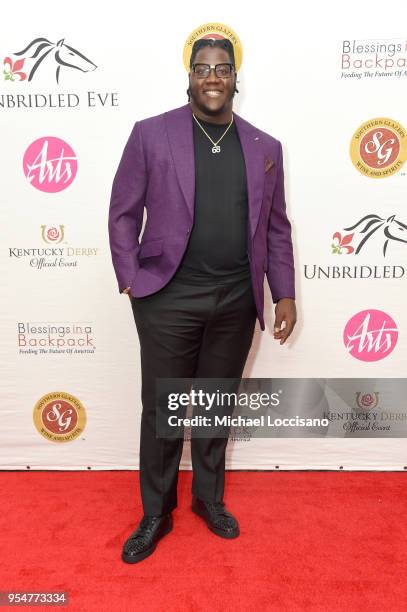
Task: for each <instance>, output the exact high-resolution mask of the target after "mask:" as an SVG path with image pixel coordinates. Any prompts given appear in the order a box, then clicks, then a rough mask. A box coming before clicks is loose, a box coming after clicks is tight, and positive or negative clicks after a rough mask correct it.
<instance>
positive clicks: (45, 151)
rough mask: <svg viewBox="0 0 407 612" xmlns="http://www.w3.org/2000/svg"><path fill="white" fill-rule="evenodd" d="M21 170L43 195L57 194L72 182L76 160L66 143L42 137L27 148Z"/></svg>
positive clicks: (75, 171) (76, 169)
mask: <svg viewBox="0 0 407 612" xmlns="http://www.w3.org/2000/svg"><path fill="white" fill-rule="evenodd" d="M23 169H24V174H25V176H26V178H27V181H28V182H29V183H30V184H31V185H32V186H33V187H35V188H36V189H39V190H40V191H44V192H45V193H57V192H58V191H63V190H64V189H66V188H67V187H69V185H70V184H71V183H72V181H73V180H74V178H75V176H76V173H77V171H78V160H77V157H76V155H75V152H74V150H73V149H72V147H71V146H70V145H69V144H68V143H67V142H65V141H64V140H62V139H61V138H56V137H55V136H43V137H41V138H37V140H34V142H32V143H31V144H30V145H29V146H28V147H27V149H26V151H25V153H24V158H23Z"/></svg>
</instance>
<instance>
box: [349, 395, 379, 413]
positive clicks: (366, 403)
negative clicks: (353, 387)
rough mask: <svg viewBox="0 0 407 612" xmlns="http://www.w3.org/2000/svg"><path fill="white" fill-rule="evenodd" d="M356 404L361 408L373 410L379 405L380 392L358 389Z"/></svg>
mask: <svg viewBox="0 0 407 612" xmlns="http://www.w3.org/2000/svg"><path fill="white" fill-rule="evenodd" d="M355 396H356V405H357V407H358V408H360V409H361V410H373V408H377V407H378V405H379V394H378V393H377V391H374V392H373V393H362V392H361V391H357V392H356V394H355Z"/></svg>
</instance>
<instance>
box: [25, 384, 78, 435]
mask: <svg viewBox="0 0 407 612" xmlns="http://www.w3.org/2000/svg"><path fill="white" fill-rule="evenodd" d="M33 420H34V425H35V427H36V429H37V431H38V432H39V433H40V434H41V435H42V436H44V438H46V439H47V440H49V441H50V442H72V441H73V440H75V439H76V438H78V436H80V435H81V434H82V433H83V431H84V429H85V426H86V412H85V408H84V406H83V404H82V403H81V402H80V401H79V400H78V398H77V397H75V396H74V395H71V394H70V393H65V392H64V391H54V392H51V393H47V394H46V395H43V396H42V397H41V398H40V399H39V400H38V402H37V403H36V404H35V406H34V414H33Z"/></svg>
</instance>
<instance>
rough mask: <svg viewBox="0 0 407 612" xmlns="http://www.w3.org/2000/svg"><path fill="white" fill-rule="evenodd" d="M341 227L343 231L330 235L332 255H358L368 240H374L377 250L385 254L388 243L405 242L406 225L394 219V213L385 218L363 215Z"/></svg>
mask: <svg viewBox="0 0 407 612" xmlns="http://www.w3.org/2000/svg"><path fill="white" fill-rule="evenodd" d="M343 229H344V232H345V233H342V232H335V233H334V235H333V236H332V239H333V241H334V242H333V243H332V245H331V247H332V253H333V254H334V255H342V254H344V253H345V254H346V255H352V254H353V255H358V254H359V253H360V251H361V250H362V248H364V247H366V245H367V243H368V242H369V243H372V242H374V241H376V246H378V250H379V252H380V251H381V252H382V253H383V256H386V253H387V250H388V246H389V243H390V244H391V243H393V244H394V243H398V242H401V243H403V244H406V243H407V225H406V224H405V223H403V222H402V221H400V220H399V219H396V215H391V216H390V217H387V219H385V218H383V217H381V216H380V215H375V214H371V215H365V216H364V217H362V218H361V219H359V221H357V222H356V223H354V224H353V225H350V226H348V227H344V228H343ZM346 232H352V233H351V234H348V233H346ZM352 242H353V245H352Z"/></svg>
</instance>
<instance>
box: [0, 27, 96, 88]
mask: <svg viewBox="0 0 407 612" xmlns="http://www.w3.org/2000/svg"><path fill="white" fill-rule="evenodd" d="M11 55H12V56H15V59H14V58H13V57H6V58H4V60H3V76H4V79H5V80H6V81H13V82H19V81H25V80H27V81H32V80H33V78H34V76H35V75H36V74H37V72H38V71H43V72H46V71H47V70H52V71H53V72H55V79H56V82H57V83H59V79H60V73H61V71H62V70H67V69H73V70H79V71H81V72H91V71H93V70H96V68H97V66H96V64H94V63H93V62H92V61H91V60H90V59H88V58H87V57H85V56H84V55H83V53H81V52H80V51H78V50H77V49H74V48H73V47H71V46H69V45H67V44H66V43H65V39H63V38H62V39H61V40H58V42H56V43H54V42H51V41H50V40H48V39H47V38H35V39H34V40H32V41H31V42H30V43H28V45H27V46H26V47H24V49H22V50H21V51H17V52H16V53H12V54H11Z"/></svg>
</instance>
